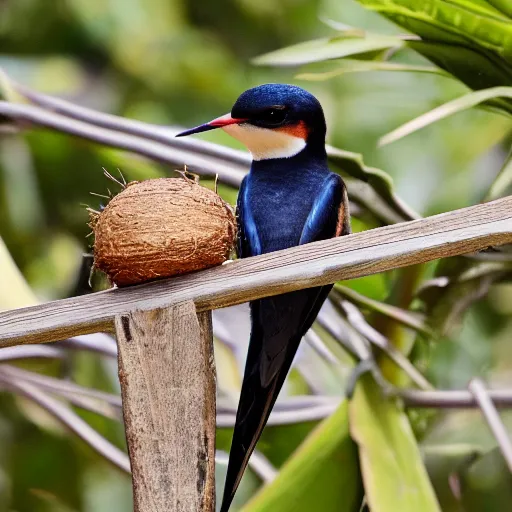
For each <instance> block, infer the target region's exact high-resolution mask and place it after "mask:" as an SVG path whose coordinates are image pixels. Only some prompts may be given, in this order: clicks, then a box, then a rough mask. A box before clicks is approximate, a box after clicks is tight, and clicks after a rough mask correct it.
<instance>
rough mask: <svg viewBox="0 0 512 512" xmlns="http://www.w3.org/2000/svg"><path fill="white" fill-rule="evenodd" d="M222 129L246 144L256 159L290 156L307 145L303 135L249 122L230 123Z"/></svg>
mask: <svg viewBox="0 0 512 512" xmlns="http://www.w3.org/2000/svg"><path fill="white" fill-rule="evenodd" d="M222 129H223V130H224V131H225V132H226V133H229V135H231V136H232V137H234V138H235V139H237V140H239V141H240V142H241V143H242V144H244V145H245V147H246V148H247V149H248V150H249V151H250V152H251V154H252V158H253V159H254V160H268V159H270V158H289V157H291V156H295V155H296V154H297V153H299V152H300V151H302V150H303V149H304V148H305V147H306V141H305V140H304V139H303V138H302V137H295V136H293V135H290V134H288V133H284V132H280V131H278V130H270V129H268V128H260V127H259V126H254V125H251V124H248V123H242V124H230V125H227V126H223V127H222Z"/></svg>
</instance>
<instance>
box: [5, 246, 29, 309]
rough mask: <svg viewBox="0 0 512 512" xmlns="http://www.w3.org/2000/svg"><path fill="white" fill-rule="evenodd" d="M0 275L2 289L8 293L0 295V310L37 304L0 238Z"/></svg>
mask: <svg viewBox="0 0 512 512" xmlns="http://www.w3.org/2000/svg"><path fill="white" fill-rule="evenodd" d="M0 274H1V275H2V288H3V289H4V290H9V293H1V294H0V310H2V309H14V308H21V307H24V306H32V305H33V304H37V298H36V296H35V295H34V292H33V291H32V290H31V289H30V286H29V285H28V284H27V281H25V278H24V277H23V275H22V273H21V272H20V271H19V269H18V267H17V266H16V263H15V262H14V260H13V259H12V257H11V255H10V254H9V251H8V250H7V247H6V246H5V243H4V241H3V240H2V239H1V238H0Z"/></svg>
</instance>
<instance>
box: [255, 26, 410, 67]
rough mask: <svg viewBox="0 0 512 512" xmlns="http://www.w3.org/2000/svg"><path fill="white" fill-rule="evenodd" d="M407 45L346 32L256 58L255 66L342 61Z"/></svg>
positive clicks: (375, 36)
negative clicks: (350, 57)
mask: <svg viewBox="0 0 512 512" xmlns="http://www.w3.org/2000/svg"><path fill="white" fill-rule="evenodd" d="M403 44H404V42H403V41H402V40H401V39H399V38H397V37H392V36H382V35H373V34H372V35H370V34H365V33H364V32H363V33H361V31H359V30H354V31H345V32H343V33H342V35H340V36H337V37H332V38H323V39H315V40H313V41H307V42H304V43H299V44H296V45H293V46H289V47H287V48H282V49H280V50H277V51H274V52H270V53H267V54H265V55H261V56H259V57H256V58H255V59H254V60H253V63H254V64H258V65H265V66H299V65H302V64H309V63H311V62H319V61H324V60H330V59H339V58H342V57H348V56H350V55H359V54H364V53H368V52H374V51H378V50H385V49H387V48H398V47H400V46H403Z"/></svg>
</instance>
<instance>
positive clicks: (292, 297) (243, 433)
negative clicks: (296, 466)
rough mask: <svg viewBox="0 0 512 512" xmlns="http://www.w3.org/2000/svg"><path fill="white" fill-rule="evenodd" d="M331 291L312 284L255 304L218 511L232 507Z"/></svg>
mask: <svg viewBox="0 0 512 512" xmlns="http://www.w3.org/2000/svg"><path fill="white" fill-rule="evenodd" d="M330 289H331V286H324V287H322V288H310V289H308V290H301V291H298V292H292V293H287V294H284V295H279V296H275V297H269V298H266V299H262V300H259V301H255V302H253V303H251V313H252V332H251V339H250V342H249V352H248V354H247V363H246V366H245V373H244V380H243V383H242V390H241V393H240V402H239V404H238V411H237V415H236V423H235V431H234V433H233V441H232V443H231V451H230V454H229V463H228V471H227V476H226V483H225V485H224V496H223V500H222V506H221V509H220V512H228V510H229V507H230V505H231V502H232V501H233V497H234V495H235V492H236V489H237V487H238V485H239V483H240V480H241V479H242V475H243V474H244V471H245V468H246V467H247V463H248V462H249V457H250V456H251V454H252V452H253V451H254V448H255V446H256V443H257V442H258V439H259V438H260V436H261V433H262V431H263V428H264V427H265V425H266V423H267V420H268V417H269V415H270V412H271V411H272V407H273V406H274V403H275V401H276V399H277V396H278V395H279V392H280V391H281V388H282V386H283V383H284V381H285V379H286V375H287V374H288V371H289V369H290V366H291V365H292V362H293V358H294V357H295V353H296V352H297V348H298V346H299V343H300V340H301V339H302V336H303V335H304V334H305V333H306V331H307V330H308V329H309V328H310V327H311V324H312V323H313V321H314V320H315V318H316V315H317V314H318V311H319V309H320V307H321V305H322V304H323V302H324V300H325V299H326V297H327V295H328V293H329V290H330Z"/></svg>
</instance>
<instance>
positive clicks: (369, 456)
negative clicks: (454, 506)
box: [349, 375, 440, 512]
mask: <svg viewBox="0 0 512 512" xmlns="http://www.w3.org/2000/svg"><path fill="white" fill-rule="evenodd" d="M349 413H350V429H351V433H352V437H353V439H354V440H355V441H356V442H357V444H358V445H359V458H360V463H361V472H362V474H363V482H364V488H365V493H366V500H367V502H368V505H369V508H370V510H371V511H372V512H411V511H414V512H434V511H435V512H440V508H439V504H438V502H437V499H436V496H435V494H434V491H433V488H432V485H431V483H430V480H429V478H428V475H427V472H426V469H425V466H424V465H423V461H422V459H421V454H420V450H419V447H418V444H417V442H416V439H415V438H414V434H413V432H412V429H411V426H410V424H409V421H408V419H407V416H406V415H405V413H404V411H403V409H402V407H401V406H400V405H398V403H397V402H396V401H394V400H389V399H388V400H386V399H384V398H383V396H382V394H381V391H380V389H379V387H378V386H377V384H375V382H374V380H373V379H372V377H371V376H370V375H364V376H363V377H362V378H361V379H360V381H359V382H358V384H357V387H356V391H355V394H354V397H353V399H352V401H351V402H350V409H349Z"/></svg>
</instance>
